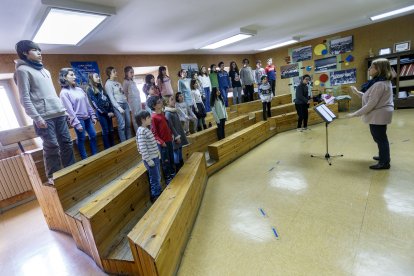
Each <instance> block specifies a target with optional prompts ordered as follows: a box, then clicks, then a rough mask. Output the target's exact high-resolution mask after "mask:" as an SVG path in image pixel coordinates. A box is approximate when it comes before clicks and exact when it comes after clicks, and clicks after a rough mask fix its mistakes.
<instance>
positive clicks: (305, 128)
mask: <svg viewBox="0 0 414 276" xmlns="http://www.w3.org/2000/svg"><path fill="white" fill-rule="evenodd" d="M302 130H304V131H305V130H310V128H307V127H304V128H302Z"/></svg>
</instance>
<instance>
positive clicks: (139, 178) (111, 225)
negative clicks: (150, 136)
mask: <svg viewBox="0 0 414 276" xmlns="http://www.w3.org/2000/svg"><path fill="white" fill-rule="evenodd" d="M114 181H116V183H115V185H111V184H109V185H110V186H111V187H110V188H108V189H106V190H105V191H104V192H102V193H101V194H100V195H99V196H97V197H95V199H94V200H93V201H92V202H90V203H88V204H86V205H85V206H83V207H82V208H80V210H79V212H80V216H81V220H82V225H83V227H84V230H85V234H86V237H87V240H88V242H89V246H90V248H91V253H92V257H93V259H94V260H95V262H96V263H97V264H98V266H99V267H101V268H102V269H103V270H105V271H106V272H108V273H114V274H122V275H138V274H139V269H138V268H137V266H136V264H135V262H134V259H133V256H132V251H131V248H130V246H129V241H128V238H127V234H128V233H129V232H130V231H131V230H132V228H133V226H134V225H135V224H137V222H138V221H139V220H140V219H141V217H142V216H143V215H144V214H145V212H146V211H147V210H148V208H149V206H150V205H151V203H150V191H149V183H148V176H147V170H146V168H145V166H144V164H143V163H140V165H138V166H137V167H135V168H132V169H130V170H129V171H127V172H126V173H124V174H123V175H122V177H120V179H116V180H114Z"/></svg>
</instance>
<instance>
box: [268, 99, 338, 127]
mask: <svg viewBox="0 0 414 276" xmlns="http://www.w3.org/2000/svg"><path fill="white" fill-rule="evenodd" d="M327 107H328V108H329V109H330V110H331V111H332V112H333V113H334V114H335V115H336V116H338V104H337V103H335V104H332V105H327ZM308 111H309V117H308V125H314V124H318V123H321V122H323V120H322V119H321V118H320V117H319V116H318V114H316V112H315V110H313V108H310V109H309V110H308ZM297 120H298V115H297V114H296V112H289V113H286V114H282V115H278V116H275V117H271V118H270V119H269V122H270V124H271V127H274V128H275V129H276V132H277V133H280V132H284V131H287V130H291V129H296V127H297Z"/></svg>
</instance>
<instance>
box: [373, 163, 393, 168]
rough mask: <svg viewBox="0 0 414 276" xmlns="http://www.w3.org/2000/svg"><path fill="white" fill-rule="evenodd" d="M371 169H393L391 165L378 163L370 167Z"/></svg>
mask: <svg viewBox="0 0 414 276" xmlns="http://www.w3.org/2000/svg"><path fill="white" fill-rule="evenodd" d="M369 168H370V169H371V170H389V169H390V168H391V165H390V164H389V163H388V164H380V163H378V164H375V165H372V166H369Z"/></svg>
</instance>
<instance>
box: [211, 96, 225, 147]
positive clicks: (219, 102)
mask: <svg viewBox="0 0 414 276" xmlns="http://www.w3.org/2000/svg"><path fill="white" fill-rule="evenodd" d="M213 91H214V92H215V93H213V94H211V99H210V103H211V111H212V112H213V117H214V120H215V121H216V123H217V139H218V140H221V139H223V138H224V137H225V134H224V123H225V122H226V119H227V110H226V107H225V106H224V100H223V97H222V96H221V93H220V90H218V89H213Z"/></svg>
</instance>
